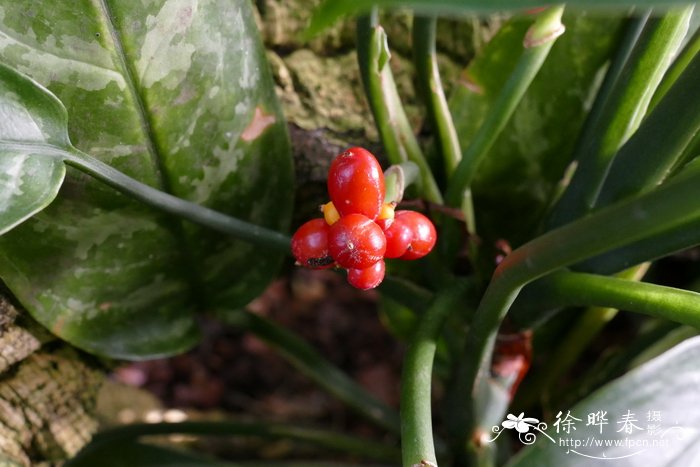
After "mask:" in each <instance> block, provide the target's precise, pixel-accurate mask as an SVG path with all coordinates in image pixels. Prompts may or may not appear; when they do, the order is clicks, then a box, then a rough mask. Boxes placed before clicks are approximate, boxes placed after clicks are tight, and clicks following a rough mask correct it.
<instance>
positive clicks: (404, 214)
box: [394, 211, 437, 259]
mask: <svg viewBox="0 0 700 467" xmlns="http://www.w3.org/2000/svg"><path fill="white" fill-rule="evenodd" d="M396 222H402V223H404V224H406V225H407V226H408V227H409V228H410V229H411V232H412V239H411V244H410V245H409V246H408V249H407V250H406V253H404V254H403V255H401V259H418V258H422V257H423V256H425V255H427V254H428V253H430V251H431V250H432V249H433V247H434V246H435V241H436V240H437V232H436V231H435V226H434V225H433V223H432V222H431V220H430V219H428V218H427V217H425V216H424V215H423V214H421V213H419V212H416V211H396V217H395V219H394V223H396Z"/></svg>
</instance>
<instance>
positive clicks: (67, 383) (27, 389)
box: [0, 296, 103, 466]
mask: <svg viewBox="0 0 700 467" xmlns="http://www.w3.org/2000/svg"><path fill="white" fill-rule="evenodd" d="M26 316H27V315H26V313H20V312H19V311H18V310H17V309H16V308H15V307H14V306H13V305H12V304H11V303H10V302H8V301H7V300H6V299H5V298H3V297H2V296H0V465H6V466H29V465H32V466H36V465H53V464H55V463H58V462H60V461H62V460H65V459H67V458H69V457H71V456H73V455H75V453H77V452H78V451H79V450H80V449H81V448H82V447H83V446H84V445H85V444H86V443H87V442H88V441H89V440H90V438H91V436H92V434H93V433H94V432H95V431H96V430H97V421H96V419H95V417H94V415H93V409H94V404H95V397H96V394H97V390H98V389H99V387H100V385H101V383H102V380H103V376H102V374H101V372H100V371H98V370H95V369H93V368H91V367H90V366H88V365H87V364H86V363H85V362H84V361H83V359H82V358H81V357H80V355H79V354H78V352H77V351H75V350H73V349H71V348H69V347H67V346H65V345H62V344H60V343H57V342H52V338H51V337H50V335H49V334H48V333H47V332H46V331H44V330H43V329H42V328H41V327H39V326H38V325H36V324H34V323H32V322H30V321H27V320H26V318H25V317H26Z"/></svg>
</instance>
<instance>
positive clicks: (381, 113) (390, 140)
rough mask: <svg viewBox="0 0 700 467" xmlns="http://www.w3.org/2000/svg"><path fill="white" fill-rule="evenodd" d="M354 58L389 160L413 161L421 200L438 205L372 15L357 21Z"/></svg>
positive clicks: (439, 200) (434, 186)
mask: <svg viewBox="0 0 700 467" xmlns="http://www.w3.org/2000/svg"><path fill="white" fill-rule="evenodd" d="M357 58H358V62H359V65H360V74H361V76H362V82H363V84H364V87H365V93H366V95H367V100H368V101H369V105H370V108H371V109H372V114H373V115H374V121H375V123H376V125H377V129H378V130H379V136H380V137H381V140H382V144H383V146H384V149H385V150H386V153H387V157H388V158H389V161H390V162H391V163H392V164H400V163H401V162H403V161H406V160H410V161H412V162H414V163H415V164H416V165H417V166H418V169H419V170H420V177H421V184H420V189H421V194H422V196H423V198H425V199H427V200H428V201H431V202H433V203H437V204H442V203H443V200H442V194H441V193H440V189H439V188H438V186H437V183H436V182H435V178H434V177H433V174H432V172H431V170H430V166H429V165H428V162H427V161H426V160H425V157H424V155H423V152H422V151H421V149H420V146H419V145H418V141H417V140H416V136H415V135H414V134H413V128H411V124H410V123H409V121H408V117H407V116H406V113H405V112H404V109H403V105H402V104H401V99H400V98H399V94H398V91H397V89H396V84H395V83H394V76H393V74H392V72H391V68H390V67H389V60H390V58H391V53H390V52H389V46H388V44H387V37H386V33H385V32H384V29H382V27H381V26H380V25H379V24H378V21H377V16H376V12H375V13H373V14H372V15H370V16H363V17H360V18H359V19H358V20H357Z"/></svg>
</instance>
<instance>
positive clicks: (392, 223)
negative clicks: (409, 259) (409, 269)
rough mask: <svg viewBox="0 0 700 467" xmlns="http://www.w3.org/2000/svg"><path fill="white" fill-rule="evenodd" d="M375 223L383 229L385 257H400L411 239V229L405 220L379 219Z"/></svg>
mask: <svg viewBox="0 0 700 467" xmlns="http://www.w3.org/2000/svg"><path fill="white" fill-rule="evenodd" d="M377 225H379V227H381V228H382V230H383V231H384V236H385V237H386V251H385V252H384V257H385V258H400V257H401V256H403V254H404V253H406V250H407V249H408V247H409V245H410V244H411V240H413V230H411V228H410V227H409V226H408V224H407V223H406V222H403V221H401V220H400V219H380V220H378V221H377Z"/></svg>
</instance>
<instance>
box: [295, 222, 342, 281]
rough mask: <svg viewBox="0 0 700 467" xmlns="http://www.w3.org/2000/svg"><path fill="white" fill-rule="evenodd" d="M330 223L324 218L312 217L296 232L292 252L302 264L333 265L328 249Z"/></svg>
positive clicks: (310, 266)
mask: <svg viewBox="0 0 700 467" xmlns="http://www.w3.org/2000/svg"><path fill="white" fill-rule="evenodd" d="M328 230H329V228H328V224H326V221H325V220H323V219H312V220H310V221H309V222H307V223H305V224H304V225H302V226H301V227H299V228H298V229H297V231H296V232H294V236H293V237H292V254H293V255H294V257H295V258H296V260H297V261H298V262H299V264H301V265H302V266H305V267H307V268H311V269H326V268H329V267H331V266H333V258H332V257H331V253H330V251H329V249H328Z"/></svg>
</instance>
